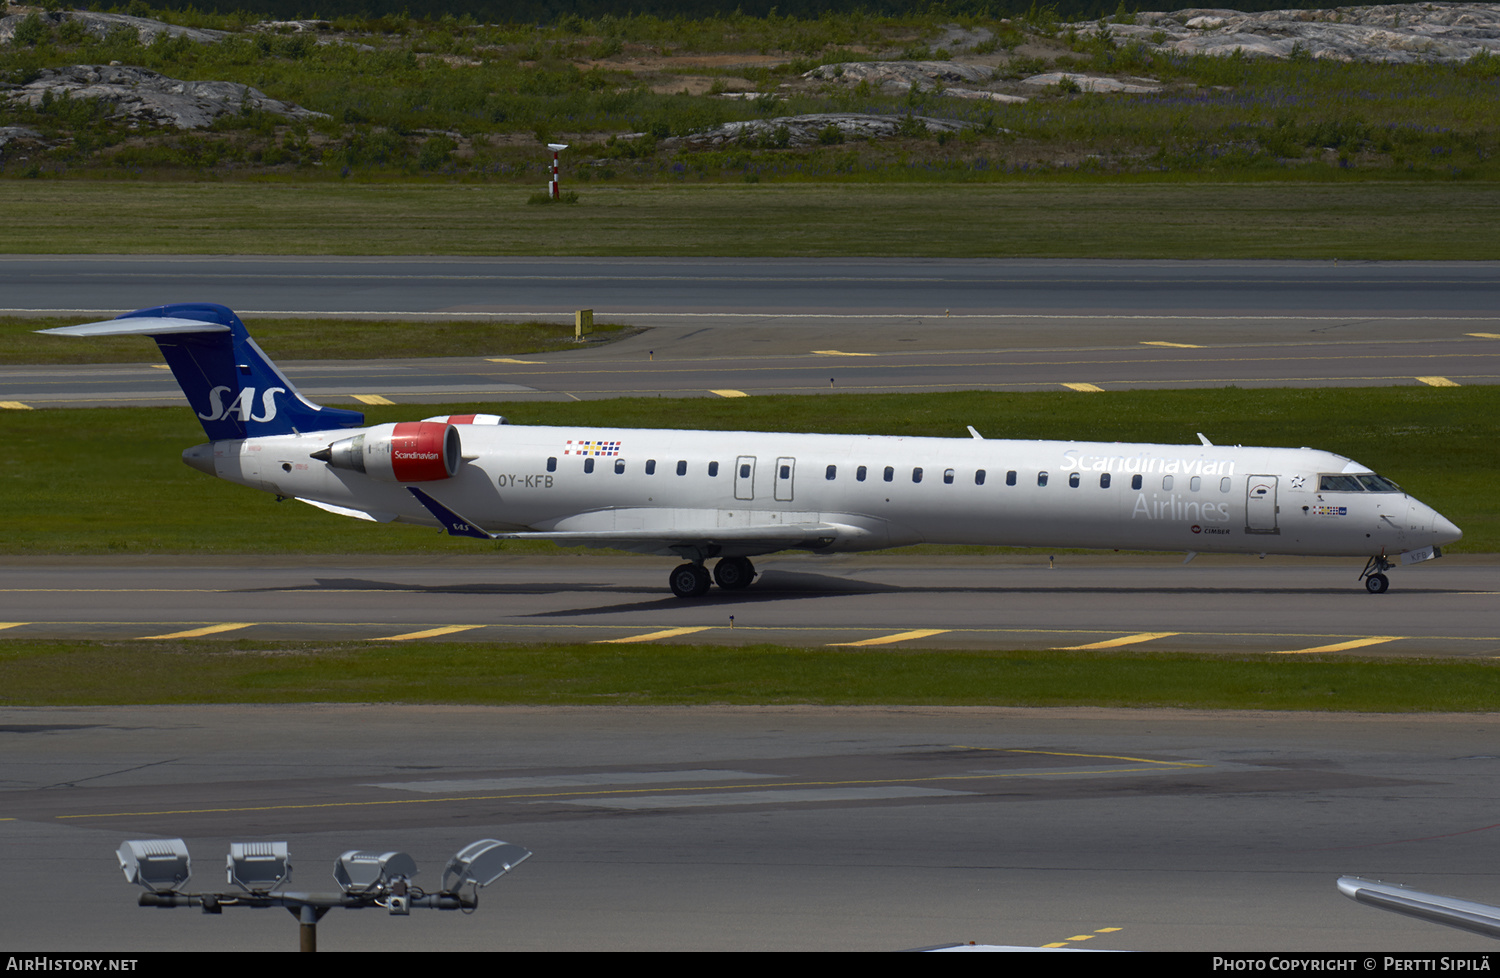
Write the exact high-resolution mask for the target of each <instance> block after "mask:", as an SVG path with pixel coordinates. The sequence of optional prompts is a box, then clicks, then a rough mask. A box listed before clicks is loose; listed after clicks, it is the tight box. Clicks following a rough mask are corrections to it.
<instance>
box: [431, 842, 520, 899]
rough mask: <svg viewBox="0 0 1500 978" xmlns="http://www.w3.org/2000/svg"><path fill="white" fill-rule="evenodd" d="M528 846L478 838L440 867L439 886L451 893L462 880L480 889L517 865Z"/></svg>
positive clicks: (462, 883) (461, 883)
mask: <svg viewBox="0 0 1500 978" xmlns="http://www.w3.org/2000/svg"><path fill="white" fill-rule="evenodd" d="M530 855H531V850H530V849H527V848H526V847H525V846H518V845H516V844H515V843H513V842H501V841H500V840H498V839H480V840H479V841H478V842H474V843H470V844H469V845H467V846H464V848H463V849H461V850H459V852H458V854H457V855H455V856H454V857H453V858H452V859H450V860H448V865H446V866H444V867H443V890H444V892H447V893H452V892H455V891H456V890H458V889H459V888H460V887H462V886H463V885H464V884H466V883H473V884H474V889H476V890H482V889H484V888H485V887H486V886H489V885H490V884H491V883H493V882H495V880H497V879H499V878H500V877H502V876H504V875H505V874H506V873H508V872H510V871H511V870H512V869H514V868H516V867H517V866H519V865H521V863H522V862H524V861H525V860H526V859H527V858H528V857H529V856H530Z"/></svg>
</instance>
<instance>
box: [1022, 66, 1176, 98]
mask: <svg viewBox="0 0 1500 978" xmlns="http://www.w3.org/2000/svg"><path fill="white" fill-rule="evenodd" d="M1021 84H1022V85H1032V86H1034V87H1037V88H1045V87H1047V86H1050V85H1058V86H1062V87H1067V86H1068V85H1072V86H1074V87H1075V88H1076V89H1077V90H1078V91H1080V92H1125V93H1127V94H1131V95H1144V94H1146V93H1148V92H1159V91H1161V90H1162V84H1161V82H1159V81H1157V80H1156V79H1154V78H1123V79H1122V78H1110V77H1108V76H1104V75H1080V74H1078V73H1077V72H1074V71H1049V72H1046V73H1045V74H1041V75H1032V76H1031V77H1030V78H1022V79H1021Z"/></svg>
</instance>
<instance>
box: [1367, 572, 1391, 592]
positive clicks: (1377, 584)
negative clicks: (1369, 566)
mask: <svg viewBox="0 0 1500 978" xmlns="http://www.w3.org/2000/svg"><path fill="white" fill-rule="evenodd" d="M1390 586H1391V579H1390V578H1388V577H1386V576H1385V575H1384V574H1371V575H1370V576H1369V577H1367V578H1365V590H1366V591H1369V592H1370V593H1371V594H1384V593H1385V591H1386V588H1388V587H1390Z"/></svg>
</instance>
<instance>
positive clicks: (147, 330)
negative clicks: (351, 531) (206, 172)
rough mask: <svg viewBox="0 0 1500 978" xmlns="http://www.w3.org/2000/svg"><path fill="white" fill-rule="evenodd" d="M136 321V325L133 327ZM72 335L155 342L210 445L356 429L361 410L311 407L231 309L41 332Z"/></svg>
mask: <svg viewBox="0 0 1500 978" xmlns="http://www.w3.org/2000/svg"><path fill="white" fill-rule="evenodd" d="M133 321H134V322H133ZM41 332H44V333H61V334H63V335H69V336H120V335H125V334H132V333H134V334H139V335H142V336H149V337H151V338H152V339H154V340H156V345H157V346H158V347H160V348H161V352H162V356H163V357H165V358H166V361H167V365H168V366H169V367H171V368H172V376H174V377H176V378H177V383H178V385H179V386H181V387H182V392H183V394H185V395H186V396H187V399H188V403H189V404H190V405H192V408H193V413H195V414H197V415H198V420H199V421H200V422H202V424H203V430H204V431H205V432H206V433H207V434H208V437H209V438H210V439H211V440H213V441H221V440H223V439H227V438H255V437H258V436H260V435H287V434H292V433H293V432H301V431H327V430H329V429H336V428H358V427H361V426H363V425H364V423H365V416H364V415H363V414H361V413H360V412H358V411H346V410H343V409H341V408H327V407H322V406H320V405H317V404H314V403H313V402H312V401H309V400H308V399H307V398H305V397H303V396H302V394H301V393H300V392H299V391H298V390H297V388H296V386H295V385H294V384H293V383H292V382H291V381H290V380H287V378H286V376H285V375H283V374H282V372H281V371H280V370H278V369H277V368H276V365H275V364H274V363H272V362H271V359H270V358H269V357H267V356H266V355H265V354H264V353H263V352H261V349H260V347H259V346H257V345H256V343H255V341H254V340H253V339H251V338H250V333H249V332H248V331H247V330H246V329H245V324H244V323H242V322H240V318H239V317H238V316H236V315H235V314H234V313H233V312H232V311H230V310H229V309H227V308H225V307H224V306H221V305H216V304H214V303H210V302H178V303H173V304H171V305H165V306H153V307H151V308H149V309H137V310H136V311H135V312H128V313H125V314H124V315H123V316H120V317H119V318H117V319H112V320H108V321H106V322H102V323H86V324H84V325H82V326H64V327H61V328H59V329H49V330H42V331H41Z"/></svg>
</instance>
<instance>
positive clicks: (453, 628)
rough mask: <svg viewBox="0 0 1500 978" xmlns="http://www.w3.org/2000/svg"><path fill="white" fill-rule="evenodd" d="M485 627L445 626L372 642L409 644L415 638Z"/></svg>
mask: <svg viewBox="0 0 1500 978" xmlns="http://www.w3.org/2000/svg"><path fill="white" fill-rule="evenodd" d="M483 627H484V626H483V625H444V626H443V627H442V628H429V629H426V630H425V631H420V632H407V633H406V634H404V635H382V636H381V637H380V638H377V639H372V641H376V642H409V641H411V640H412V639H414V638H437V637H438V636H439V635H452V634H453V633H454V632H467V631H469V630H470V629H474V628H483Z"/></svg>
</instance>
